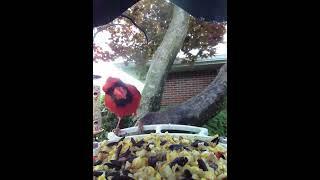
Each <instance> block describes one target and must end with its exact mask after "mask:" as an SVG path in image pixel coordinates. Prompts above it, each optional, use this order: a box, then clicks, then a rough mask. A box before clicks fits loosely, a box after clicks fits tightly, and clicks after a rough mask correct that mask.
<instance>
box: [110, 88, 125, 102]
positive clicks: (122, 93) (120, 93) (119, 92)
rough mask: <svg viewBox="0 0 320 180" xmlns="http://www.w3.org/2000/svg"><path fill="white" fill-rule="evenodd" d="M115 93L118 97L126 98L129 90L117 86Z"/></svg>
mask: <svg viewBox="0 0 320 180" xmlns="http://www.w3.org/2000/svg"><path fill="white" fill-rule="evenodd" d="M113 94H114V95H115V96H116V98H117V99H126V97H127V90H125V89H124V88H123V87H117V88H115V89H114V91H113Z"/></svg>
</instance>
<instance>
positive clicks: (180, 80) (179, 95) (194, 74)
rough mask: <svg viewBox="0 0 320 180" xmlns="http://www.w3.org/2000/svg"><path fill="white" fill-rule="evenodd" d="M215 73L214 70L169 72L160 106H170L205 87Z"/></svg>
mask: <svg viewBox="0 0 320 180" xmlns="http://www.w3.org/2000/svg"><path fill="white" fill-rule="evenodd" d="M216 74H217V71H216V70H209V71H208V70H206V71H189V72H174V73H170V74H169V75H168V78H167V80H166V83H165V86H164V92H163V95H162V101H161V106H162V107H166V106H172V105H175V104H179V103H181V102H184V101H186V100H187V99H189V98H191V97H193V96H194V95H196V94H198V93H199V92H201V91H202V90H203V89H204V88H206V87H207V86H208V85H209V84H210V82H212V80H213V79H214V77H215V76H216Z"/></svg>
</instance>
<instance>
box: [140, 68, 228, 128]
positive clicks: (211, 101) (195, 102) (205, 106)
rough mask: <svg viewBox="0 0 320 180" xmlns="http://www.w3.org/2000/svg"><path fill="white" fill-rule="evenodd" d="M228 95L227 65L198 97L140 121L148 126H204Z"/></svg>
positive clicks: (151, 114)
mask: <svg viewBox="0 0 320 180" xmlns="http://www.w3.org/2000/svg"><path fill="white" fill-rule="evenodd" d="M226 95H227V64H225V65H223V66H222V67H221V68H220V71H219V73H218V75H217V77H216V78H215V79H214V80H213V81H212V82H211V83H210V84H209V85H208V87H207V88H206V89H204V90H203V91H202V92H201V93H199V94H198V95H196V96H194V97H192V98H190V99H189V100H187V101H186V102H184V103H182V104H180V105H178V106H176V107H173V108H168V109H166V110H164V111H160V112H150V113H148V114H146V115H145V116H144V117H143V118H141V119H140V122H142V123H143V124H144V125H147V124H168V123H170V124H185V125H193V126H202V125H203V124H204V123H205V122H206V121H208V120H209V119H210V118H211V117H213V116H215V115H216V114H217V113H218V112H219V110H220V109H221V107H222V104H223V101H224V98H225V97H226Z"/></svg>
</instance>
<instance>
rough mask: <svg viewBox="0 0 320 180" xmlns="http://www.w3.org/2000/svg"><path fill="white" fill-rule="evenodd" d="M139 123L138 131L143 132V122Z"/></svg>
mask: <svg viewBox="0 0 320 180" xmlns="http://www.w3.org/2000/svg"><path fill="white" fill-rule="evenodd" d="M137 125H138V133H139V134H141V133H142V132H143V122H141V121H138V122H137Z"/></svg>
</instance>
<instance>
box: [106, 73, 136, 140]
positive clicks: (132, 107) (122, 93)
mask: <svg viewBox="0 0 320 180" xmlns="http://www.w3.org/2000/svg"><path fill="white" fill-rule="evenodd" d="M102 89H103V91H104V92H105V93H106V94H105V100H104V103H105V106H106V107H107V108H108V110H109V111H111V112H113V113H114V114H116V116H117V117H118V124H117V127H116V129H114V132H115V133H116V134H118V133H119V124H120V121H121V119H122V118H123V117H125V116H130V115H135V114H136V111H137V109H138V107H139V104H140V99H141V94H140V92H139V91H138V90H137V88H136V87H134V86H132V85H130V84H125V83H123V82H122V81H121V80H120V79H118V78H113V77H109V78H108V79H107V82H106V83H105V85H104V86H103V88H102Z"/></svg>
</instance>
